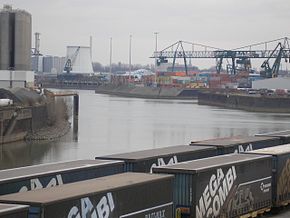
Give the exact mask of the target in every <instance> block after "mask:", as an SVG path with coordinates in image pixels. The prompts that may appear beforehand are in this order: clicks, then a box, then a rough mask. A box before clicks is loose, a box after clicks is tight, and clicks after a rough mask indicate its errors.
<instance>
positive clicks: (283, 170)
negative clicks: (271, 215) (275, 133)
mask: <svg viewBox="0 0 290 218" xmlns="http://www.w3.org/2000/svg"><path fill="white" fill-rule="evenodd" d="M248 153H251V154H264V155H272V159H273V165H272V166H273V170H272V200H273V206H274V207H279V206H284V205H287V204H289V203H290V144H286V145H279V146H275V147H270V148H263V149H258V150H255V151H251V152H248Z"/></svg>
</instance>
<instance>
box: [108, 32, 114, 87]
mask: <svg viewBox="0 0 290 218" xmlns="http://www.w3.org/2000/svg"><path fill="white" fill-rule="evenodd" d="M112 52H113V39H112V37H111V38H110V75H109V77H110V83H111V82H112Z"/></svg>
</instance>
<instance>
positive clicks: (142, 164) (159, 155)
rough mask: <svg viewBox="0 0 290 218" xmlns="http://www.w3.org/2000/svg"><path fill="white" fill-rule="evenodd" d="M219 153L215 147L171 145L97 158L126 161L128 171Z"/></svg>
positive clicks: (143, 169)
mask: <svg viewBox="0 0 290 218" xmlns="http://www.w3.org/2000/svg"><path fill="white" fill-rule="evenodd" d="M215 155H217V150H216V148H214V147H206V146H205V147H201V146H189V145H176V146H171V147H164V148H156V149H149V150H143V151H136V152H129V153H123V154H114V155H109V156H102V157H96V159H105V160H120V161H124V162H125V168H126V171H127V172H145V173H147V172H151V171H152V167H155V166H163V165H172V164H176V163H179V162H183V161H188V160H196V159H200V158H205V157H212V156H215Z"/></svg>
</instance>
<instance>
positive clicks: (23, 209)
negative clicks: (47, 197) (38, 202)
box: [0, 204, 29, 218]
mask: <svg viewBox="0 0 290 218" xmlns="http://www.w3.org/2000/svg"><path fill="white" fill-rule="evenodd" d="M28 209H29V206H27V205H17V204H0V217H1V218H27V217H28Z"/></svg>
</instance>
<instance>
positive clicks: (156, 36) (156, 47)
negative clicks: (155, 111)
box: [154, 32, 158, 86]
mask: <svg viewBox="0 0 290 218" xmlns="http://www.w3.org/2000/svg"><path fill="white" fill-rule="evenodd" d="M154 34H155V79H154V84H155V85H156V86H157V50H158V44H157V43H158V32H154Z"/></svg>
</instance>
